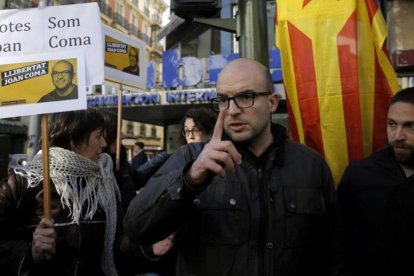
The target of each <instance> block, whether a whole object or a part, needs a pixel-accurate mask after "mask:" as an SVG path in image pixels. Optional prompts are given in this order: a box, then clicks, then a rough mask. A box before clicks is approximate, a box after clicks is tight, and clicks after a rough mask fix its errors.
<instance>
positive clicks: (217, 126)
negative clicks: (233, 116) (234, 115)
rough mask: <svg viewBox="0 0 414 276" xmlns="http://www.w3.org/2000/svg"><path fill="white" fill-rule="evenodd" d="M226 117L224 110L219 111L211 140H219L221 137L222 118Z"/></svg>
mask: <svg viewBox="0 0 414 276" xmlns="http://www.w3.org/2000/svg"><path fill="white" fill-rule="evenodd" d="M225 116H226V110H224V109H223V110H221V111H220V113H219V115H218V116H217V121H216V124H215V125H214V131H213V135H212V136H211V140H221V136H222V135H223V125H224V117H225Z"/></svg>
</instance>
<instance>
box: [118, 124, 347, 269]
mask: <svg viewBox="0 0 414 276" xmlns="http://www.w3.org/2000/svg"><path fill="white" fill-rule="evenodd" d="M272 133H273V136H274V141H275V142H274V143H273V145H272V146H271V147H270V148H269V149H268V150H267V151H266V153H265V154H264V155H263V156H261V157H259V158H256V157H254V156H253V154H251V153H250V152H248V151H247V150H246V149H245V148H243V146H242V145H236V147H237V149H238V151H239V152H240V153H241V154H242V164H241V165H240V166H237V168H236V171H235V172H234V173H227V174H226V176H225V177H220V176H214V177H212V178H211V181H209V182H208V183H205V185H203V186H202V187H200V188H198V187H197V188H196V187H193V186H189V185H188V184H187V183H186V181H185V179H184V176H183V175H184V172H186V170H187V169H188V168H189V167H190V166H191V164H192V162H193V161H194V160H195V158H196V157H197V155H198V154H199V153H200V151H201V150H202V148H203V146H204V144H203V143H200V144H189V145H186V146H183V147H182V148H180V149H179V150H178V151H177V152H176V153H175V154H174V155H173V156H171V157H170V158H169V159H168V161H167V162H166V163H165V164H164V166H162V167H161V169H160V170H159V171H158V172H157V173H156V174H155V176H154V177H153V178H152V179H151V180H150V181H149V182H148V184H147V185H146V187H145V188H144V189H143V190H142V191H141V193H140V194H139V195H138V196H137V197H135V199H134V200H133V201H132V202H131V205H130V207H129V209H128V211H127V214H126V217H125V219H124V227H125V231H126V234H127V236H128V237H129V239H130V242H131V243H140V244H143V243H153V242H155V241H158V240H161V239H162V238H164V237H166V236H168V235H169V234H171V233H172V232H174V231H177V233H178V234H177V235H178V237H177V239H178V244H177V246H178V251H179V256H178V260H177V264H176V271H177V275H197V276H201V275H207V276H220V275H234V276H236V275H238V276H239V275H246V276H247V275H249V276H251V275H269V276H270V275H280V276H294V275H298V276H299V275H319V276H324V275H344V273H345V271H346V265H345V263H346V260H345V259H344V258H345V255H346V254H345V251H344V250H343V248H342V246H343V244H341V242H342V241H343V240H342V235H341V232H340V225H339V223H340V220H339V217H338V205H337V200H336V194H335V191H334V187H333V184H332V178H331V174H330V171H329V169H328V167H327V165H326V163H325V162H324V161H323V159H322V158H321V157H320V156H319V155H318V154H317V153H315V152H314V151H312V150H310V149H309V148H307V147H304V146H302V145H299V144H296V143H293V142H290V141H287V140H286V134H285V130H284V129H283V128H282V127H280V126H272Z"/></svg>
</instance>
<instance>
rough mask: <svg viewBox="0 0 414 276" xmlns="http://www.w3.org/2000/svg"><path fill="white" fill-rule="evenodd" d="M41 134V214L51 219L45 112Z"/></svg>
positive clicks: (47, 134)
mask: <svg viewBox="0 0 414 276" xmlns="http://www.w3.org/2000/svg"><path fill="white" fill-rule="evenodd" d="M41 134H42V162H43V214H44V217H45V218H46V219H51V218H52V217H51V214H50V209H51V208H50V206H51V204H50V173H49V133H48V129H47V114H43V115H42V118H41Z"/></svg>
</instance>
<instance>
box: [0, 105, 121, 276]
mask: <svg viewBox="0 0 414 276" xmlns="http://www.w3.org/2000/svg"><path fill="white" fill-rule="evenodd" d="M104 127H105V123H104V119H103V117H102V115H101V114H100V113H99V112H98V111H97V110H94V109H89V110H82V111H71V112H64V113H57V114H54V115H52V116H50V120H49V141H50V149H49V156H50V161H49V163H50V178H51V182H52V184H51V214H52V220H48V219H45V218H42V217H43V188H42V184H41V183H42V180H43V176H42V169H43V167H42V153H41V152H39V153H38V154H37V155H36V156H35V157H34V158H33V161H32V162H31V163H30V164H29V165H28V167H27V169H26V170H25V171H19V172H17V174H11V175H10V176H9V179H8V181H7V182H6V183H3V184H2V186H1V189H0V256H1V257H0V271H1V274H2V275H21V274H24V273H28V274H29V275H111V276H112V275H117V272H116V269H115V265H114V258H113V248H115V247H116V246H115V245H114V242H115V240H116V239H115V236H116V233H117V226H118V225H120V222H121V221H120V219H119V218H118V214H119V212H118V209H119V207H120V201H119V191H118V187H117V185H116V181H115V178H114V175H113V172H112V161H111V158H110V157H109V155H107V154H102V150H103V148H104V147H106V142H105V139H104V137H103V134H104Z"/></svg>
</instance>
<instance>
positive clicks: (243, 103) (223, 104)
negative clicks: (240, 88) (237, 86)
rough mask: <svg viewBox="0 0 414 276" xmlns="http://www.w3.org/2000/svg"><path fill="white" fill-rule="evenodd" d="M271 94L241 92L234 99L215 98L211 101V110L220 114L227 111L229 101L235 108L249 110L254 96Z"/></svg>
mask: <svg viewBox="0 0 414 276" xmlns="http://www.w3.org/2000/svg"><path fill="white" fill-rule="evenodd" d="M271 94H272V92H270V91H266V92H256V91H252V92H242V93H239V94H237V95H235V96H234V97H226V96H217V97H216V98H214V99H211V103H212V104H213V108H214V110H215V111H218V112H220V111H221V110H224V109H228V108H229V106H230V101H231V100H233V101H234V103H235V104H236V106H237V107H238V108H240V109H243V108H249V107H252V106H253V105H254V98H255V97H256V96H266V95H271Z"/></svg>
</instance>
